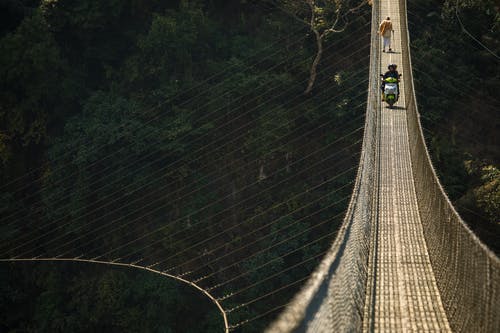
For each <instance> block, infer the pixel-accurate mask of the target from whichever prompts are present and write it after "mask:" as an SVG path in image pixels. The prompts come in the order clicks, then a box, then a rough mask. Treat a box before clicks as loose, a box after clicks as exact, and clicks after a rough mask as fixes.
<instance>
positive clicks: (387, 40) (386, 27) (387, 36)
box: [378, 17, 394, 52]
mask: <svg viewBox="0 0 500 333" xmlns="http://www.w3.org/2000/svg"><path fill="white" fill-rule="evenodd" d="M393 32H394V29H392V22H391V18H390V17H387V18H386V19H385V20H383V21H382V23H380V26H379V27H378V33H379V35H380V36H382V38H383V39H384V48H383V50H382V52H385V48H386V47H388V48H389V52H392V49H391V33H393Z"/></svg>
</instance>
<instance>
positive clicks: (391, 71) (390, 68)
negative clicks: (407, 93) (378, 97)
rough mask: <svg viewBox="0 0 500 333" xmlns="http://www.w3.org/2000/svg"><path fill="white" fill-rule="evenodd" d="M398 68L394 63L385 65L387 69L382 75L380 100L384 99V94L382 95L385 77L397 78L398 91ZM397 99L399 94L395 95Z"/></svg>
mask: <svg viewBox="0 0 500 333" xmlns="http://www.w3.org/2000/svg"><path fill="white" fill-rule="evenodd" d="M397 68H398V65H396V64H389V66H387V69H388V71H387V72H385V74H384V75H383V76H382V78H383V80H382V85H381V86H380V89H382V100H383V101H385V96H384V89H385V82H386V79H387V78H393V79H396V80H397V86H398V91H399V77H400V76H401V75H399V73H398V71H397V70H396V69H397ZM397 99H399V94H398V96H397Z"/></svg>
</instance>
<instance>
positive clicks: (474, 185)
mask: <svg viewBox="0 0 500 333" xmlns="http://www.w3.org/2000/svg"><path fill="white" fill-rule="evenodd" d="M277 3H278V2H277V1H248V0H247V1H245V0H240V1H235V0H192V1H188V0H177V1H162V0H112V1H99V0H44V1H37V0H20V1H15V0H7V1H3V2H1V5H0V6H2V7H1V9H2V10H1V11H0V15H1V17H0V22H1V24H0V160H1V164H0V171H1V173H0V179H1V183H2V185H4V184H7V185H4V187H3V191H2V193H0V215H1V217H2V218H5V220H2V225H1V226H0V238H1V243H0V250H1V251H2V256H5V254H7V255H8V256H23V257H30V256H37V255H40V256H55V255H63V254H64V256H67V257H76V256H84V257H89V258H91V257H93V256H99V255H101V254H103V253H106V254H107V255H106V256H103V257H102V259H109V260H113V259H117V258H119V259H120V260H121V261H124V262H139V263H140V264H141V265H145V266H147V265H151V264H154V263H156V262H157V261H160V260H164V259H165V258H167V259H168V260H167V262H166V264H168V265H167V266H165V267H175V269H174V270H173V271H172V273H177V274H181V273H182V274H186V275H185V277H186V278H192V279H194V278H196V277H197V276H198V277H199V276H209V277H208V278H206V279H205V280H204V281H202V282H200V283H201V284H203V283H204V284H205V285H204V286H207V287H208V286H213V285H217V283H220V282H221V281H232V282H231V283H227V284H224V285H223V286H220V287H218V288H216V289H215V292H216V293H217V294H218V295H226V294H230V293H231V292H233V291H235V290H240V289H242V288H246V286H248V285H252V284H253V283H255V282H262V281H264V283H260V284H259V285H257V286H255V287H252V288H249V289H248V290H244V292H242V293H241V294H239V295H237V296H236V297H234V298H231V299H229V300H228V301H227V302H226V303H225V304H224V306H226V307H227V308H231V307H233V306H239V305H240V304H242V303H243V302H245V301H248V300H256V301H255V302H254V303H252V305H251V306H250V307H242V308H239V309H237V310H235V311H233V312H231V316H232V317H231V318H230V320H231V323H233V324H236V323H239V322H240V320H247V319H252V318H257V319H256V320H255V321H253V322H252V323H251V324H249V325H246V326H245V325H244V326H242V327H241V330H242V331H252V332H253V331H261V330H262V328H263V327H265V325H266V324H267V323H268V322H269V320H271V319H272V316H273V315H275V314H276V311H275V312H272V311H271V312H269V315H264V316H262V317H260V315H261V314H266V313H267V312H268V311H269V310H271V309H273V308H274V307H277V306H279V305H282V304H284V303H286V301H287V300H288V299H289V298H290V297H291V295H293V293H294V292H295V291H296V290H297V288H299V286H300V283H297V282H300V281H301V279H303V278H305V277H307V276H308V275H309V274H310V272H311V270H312V269H313V268H314V266H315V264H316V263H317V261H318V260H319V258H320V257H321V254H322V252H323V251H324V250H325V249H326V248H327V247H328V245H329V243H330V242H331V239H332V238H333V237H334V233H335V230H336V228H337V227H338V225H339V223H340V221H341V217H342V214H343V211H344V209H345V207H346V205H347V199H348V198H349V193H350V184H351V182H352V179H353V176H354V173H355V169H356V163H357V159H358V156H357V154H358V153H359V143H360V142H359V139H360V137H361V134H362V133H361V131H360V130H359V129H360V128H361V126H362V122H363V118H362V115H363V111H364V107H363V102H364V101H365V100H366V89H365V87H366V79H367V64H368V61H367V60H368V43H369V34H368V33H369V20H370V8H369V7H368V6H364V7H361V8H360V10H359V11H358V12H356V13H355V14H352V15H351V16H349V19H348V20H347V21H348V22H349V24H348V25H347V29H346V30H345V32H343V33H338V34H337V33H332V34H329V35H328V38H325V40H324V45H323V46H324V52H323V54H322V59H321V62H320V64H319V66H318V68H317V71H318V73H317V78H316V80H315V84H314V89H313V92H312V94H311V95H308V96H304V95H303V91H304V90H305V88H306V86H307V83H308V80H309V75H310V69H311V63H312V61H313V59H314V57H315V56H316V53H317V48H316V41H315V38H314V36H313V35H312V34H311V32H310V27H309V26H307V25H304V24H301V23H300V22H299V21H298V20H297V19H296V17H294V16H293V15H288V14H290V13H288V14H287V13H286V9H287V7H286V6H285V7H276V6H275V4H277ZM283 3H285V2H283ZM287 3H289V2H288V1H287ZM409 5H410V12H411V13H410V23H412V25H411V26H410V30H411V33H412V36H411V37H412V41H413V46H414V48H413V49H412V52H413V60H414V65H415V69H416V73H415V76H416V79H417V88H418V94H419V95H418V98H419V103H420V107H421V112H422V114H423V117H424V118H423V119H424V126H425V128H426V129H427V130H429V132H428V143H429V145H430V147H431V151H432V154H433V159H434V162H435V163H436V166H437V168H438V171H439V172H440V177H441V178H442V180H443V182H444V184H445V186H446V188H447V190H448V191H449V193H450V196H451V198H452V199H453V200H454V201H455V203H456V204H457V207H458V208H459V209H460V212H461V213H462V215H463V216H464V217H465V219H466V220H467V221H468V222H471V225H472V226H473V227H474V229H475V230H476V231H477V232H478V233H479V235H480V236H482V237H483V238H484V240H485V241H487V242H488V243H489V245H490V246H491V247H492V248H495V249H497V250H498V245H497V244H496V243H495V241H496V240H497V239H498V237H497V235H498V216H499V211H498V210H499V206H500V204H499V202H500V194H499V189H500V184H499V169H498V146H497V142H498V140H497V138H498V134H497V132H498V131H497V130H496V128H497V127H498V117H496V116H495V115H496V114H495V112H497V110H498V99H496V97H495V94H494V93H495V92H496V91H498V90H499V89H498V88H499V82H500V81H499V75H500V74H499V67H498V62H497V60H495V58H494V57H493V56H491V54H489V53H488V52H486V51H484V49H483V48H481V47H480V46H478V45H477V44H476V43H475V42H474V41H472V40H470V39H468V37H467V36H466V35H464V34H460V33H459V32H460V29H459V26H458V25H457V24H458V22H457V21H456V19H455V18H456V17H455V16H454V13H455V12H454V3H453V2H450V3H448V2H445V4H444V5H441V3H437V2H436V1H434V0H426V1H415V2H412V1H410V4H409ZM302 9H303V8H302ZM305 9H306V10H307V7H305ZM306 12H307V11H306ZM318 13H319V14H321V15H320V16H321V17H322V18H323V17H324V19H325V20H328V19H330V17H329V16H328V15H329V11H327V12H321V11H320V12H318ZM460 14H461V17H462V20H463V21H464V22H465V23H466V25H467V28H468V29H469V30H470V32H471V33H472V34H473V35H475V36H477V37H478V38H480V39H481V40H482V42H483V43H484V44H486V45H488V46H489V47H490V48H491V49H493V51H494V52H496V53H497V54H498V53H499V45H498V40H499V36H498V33H499V32H498V27H499V21H498V20H499V16H498V10H497V9H495V7H494V3H493V1H488V0H473V1H468V2H467V3H464V4H461V5H460ZM429 77H430V78H431V79H429ZM443 77H444V78H445V80H437V79H432V78H443ZM471 78H473V79H471ZM28 172H29V173H28ZM26 173H28V175H29V177H21V176H22V175H25V174H26ZM283 184H285V185H286V186H283ZM477 215H479V216H480V218H478V217H477ZM4 221H6V222H7V223H4ZM240 221H245V224H240ZM318 221H328V222H330V223H317V222H318ZM167 222H168V223H167ZM271 222H272V223H271ZM261 226H265V227H262V228H261ZM201 227H203V229H201ZM257 227H259V228H257ZM158 228H160V229H158ZM156 230H159V231H160V232H154V233H152V232H153V231H156ZM149 233H151V236H150V237H147V238H145V239H143V240H140V241H136V239H137V238H138V237H140V236H141V235H148V234H149ZM318 235H327V236H328V235H329V237H325V238H323V239H318ZM292 236H293V238H292ZM12 239H14V240H15V242H12V241H11V240H12ZM51 239H54V240H51ZM75 239H76V240H77V241H75ZM206 239H211V240H213V241H212V245H211V246H212V247H213V248H214V249H217V250H211V249H210V248H208V245H205V243H203V242H204V241H205V240H206ZM34 240H35V241H34ZM312 242H314V243H312ZM198 243H200V244H202V245H201V246H200V247H197V248H191V247H190V244H198ZM254 243H255V244H256V247H255V248H258V249H263V251H261V253H256V254H255V256H252V257H251V258H250V259H248V260H244V261H241V263H239V264H238V265H234V266H229V265H232V263H233V262H239V261H240V260H241V259H242V258H245V257H246V256H248V255H250V254H251V253H252V252H251V251H252V250H251V249H248V248H245V247H244V246H245V245H246V244H254ZM310 243H311V244H312V245H311V246H306V245H307V244H310ZM276 244H277V245H278V246H275V245H276ZM151 245H153V246H151ZM12 249H15V251H14V250H12ZM297 249H298V250H297ZM253 251H255V250H253ZM292 251H293V252H292ZM226 253H234V254H233V255H232V256H230V257H227V258H226V257H224V254H226ZM145 258H146V259H145ZM217 258H222V259H221V260H219V259H217ZM303 262H304V263H303ZM301 263H302V264H301ZM228 266H229V269H227V267H228ZM165 267H162V268H165ZM294 267H295V268H294ZM223 268H224V269H223ZM289 268H290V269H289ZM287 269H289V270H287ZM284 270H287V271H286V273H283V274H281V273H280V272H282V271H284ZM189 272H191V273H189ZM195 273H196V274H195ZM273 274H276V276H275V277H274V278H272V279H268V280H265V279H267V278H268V277H269V276H273ZM240 276H243V278H238V277H240ZM0 279H1V281H2V283H1V288H2V291H1V302H0V308H1V312H2V320H1V324H0V330H1V331H2V332H3V331H5V332H14V331H37V332H54V331H71V332H88V331H106V332H108V331H111V332H114V331H116V332H118V331H120V332H122V331H138V332H143V331H150V332H171V331H182V332H199V331H202V332H218V331H220V327H221V322H220V316H219V314H218V313H217V311H216V309H215V307H214V306H213V305H212V304H211V303H210V302H207V301H206V299H203V298H202V297H201V296H200V295H199V294H198V293H196V292H194V291H193V290H191V289H190V288H187V287H185V286H182V285H179V284H178V283H176V282H174V281H171V280H167V279H165V278H162V277H159V276H154V275H151V274H148V273H145V272H136V271H130V270H126V269H118V268H116V269H109V268H107V267H103V266H97V265H88V264H69V263H66V264H62V263H58V264H36V265H34V264H8V265H7V264H2V266H1V267H0ZM232 279H234V281H233V280H232ZM282 286H289V287H287V288H283V289H282V290H281V291H280V292H279V293H276V294H272V295H270V296H269V297H267V298H263V299H262V300H260V301H259V300H258V298H259V297H260V296H264V295H266V294H268V293H270V292H271V291H275V290H277V289H278V288H280V287H282ZM186 318H189V319H186Z"/></svg>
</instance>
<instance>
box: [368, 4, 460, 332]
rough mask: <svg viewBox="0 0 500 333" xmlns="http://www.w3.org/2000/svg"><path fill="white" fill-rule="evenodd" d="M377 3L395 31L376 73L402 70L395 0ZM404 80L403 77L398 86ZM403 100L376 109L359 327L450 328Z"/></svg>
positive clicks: (380, 329)
mask: <svg viewBox="0 0 500 333" xmlns="http://www.w3.org/2000/svg"><path fill="white" fill-rule="evenodd" d="M380 4H381V8H380V9H381V18H386V17H388V16H389V17H390V18H391V21H392V23H393V28H394V30H395V34H394V35H393V38H392V49H393V53H382V56H381V64H380V73H385V71H387V65H388V64H390V63H396V64H397V65H398V70H399V72H400V73H401V72H402V68H401V64H402V54H401V52H402V51H404V52H405V51H406V50H402V45H401V33H406V31H405V30H404V27H401V24H400V22H401V20H400V15H403V14H401V11H400V8H399V7H400V5H399V1H398V0H382V1H381V3H380ZM402 30H403V31H402ZM380 42H381V43H382V41H380ZM380 50H381V51H382V47H381V48H380ZM404 81H405V78H404V77H403V78H402V82H401V87H400V90H401V91H404ZM381 103H383V102H381ZM405 105H406V101H405V96H404V94H402V95H401V96H400V98H399V101H398V102H397V104H396V106H395V108H394V109H392V110H391V109H389V108H388V107H387V105H386V104H385V103H383V105H382V108H381V110H382V111H381V129H380V131H381V134H380V141H379V142H380V147H379V152H378V156H379V158H378V161H379V170H378V200H377V201H378V202H377V205H378V213H377V216H376V218H375V223H376V225H375V226H374V233H373V237H372V244H371V251H370V260H369V277H368V285H367V295H366V302H365V311H364V312H365V315H364V323H363V329H364V331H365V332H450V331H451V330H450V327H449V324H448V320H447V317H446V314H445V311H444V309H443V305H442V302H441V297H440V295H439V291H438V288H437V285H436V280H435V277H434V273H433V270H432V266H431V263H430V260H429V255H428V252H427V246H426V243H425V239H424V234H423V229H422V224H421V221H420V215H419V211H418V203H417V197H416V194H415V187H414V183H413V174H412V166H411V160H410V147H409V142H408V129H407V119H406V110H405Z"/></svg>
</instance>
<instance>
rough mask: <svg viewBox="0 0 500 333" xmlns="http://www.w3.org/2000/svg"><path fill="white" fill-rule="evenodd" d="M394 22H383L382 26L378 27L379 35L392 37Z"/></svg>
mask: <svg viewBox="0 0 500 333" xmlns="http://www.w3.org/2000/svg"><path fill="white" fill-rule="evenodd" d="M392 31H393V30H392V22H391V21H387V20H383V21H382V23H380V26H379V27H378V33H379V35H381V36H384V37H391V32H392Z"/></svg>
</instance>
